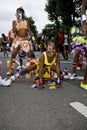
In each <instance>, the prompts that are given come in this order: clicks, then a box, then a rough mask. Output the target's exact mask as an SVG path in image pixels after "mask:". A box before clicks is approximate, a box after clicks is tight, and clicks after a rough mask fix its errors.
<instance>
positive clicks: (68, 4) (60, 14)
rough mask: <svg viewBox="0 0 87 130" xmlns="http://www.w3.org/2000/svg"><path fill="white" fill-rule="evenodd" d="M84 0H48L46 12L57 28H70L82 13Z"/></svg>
mask: <svg viewBox="0 0 87 130" xmlns="http://www.w3.org/2000/svg"><path fill="white" fill-rule="evenodd" d="M81 3H82V0H47V3H46V6H45V11H46V12H47V13H48V19H49V20H50V21H53V22H54V23H55V24H56V26H57V27H58V28H59V27H60V26H64V27H66V28H69V27H71V26H72V24H73V23H74V22H75V17H79V16H80V13H81Z"/></svg>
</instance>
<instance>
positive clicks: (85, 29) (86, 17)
mask: <svg viewBox="0 0 87 130" xmlns="http://www.w3.org/2000/svg"><path fill="white" fill-rule="evenodd" d="M86 10H87V0H82V16H81V19H82V21H81V22H82V33H83V35H85V36H86V37H87V13H86ZM86 44H87V43H86ZM80 86H81V87H82V88H84V89H86V90H87V65H86V70H85V73H84V80H83V81H82V82H81V84H80Z"/></svg>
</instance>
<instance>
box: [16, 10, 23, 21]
mask: <svg viewBox="0 0 87 130" xmlns="http://www.w3.org/2000/svg"><path fill="white" fill-rule="evenodd" d="M16 17H17V19H18V21H20V22H21V21H22V19H23V13H22V12H21V11H20V10H18V11H17V13H16Z"/></svg>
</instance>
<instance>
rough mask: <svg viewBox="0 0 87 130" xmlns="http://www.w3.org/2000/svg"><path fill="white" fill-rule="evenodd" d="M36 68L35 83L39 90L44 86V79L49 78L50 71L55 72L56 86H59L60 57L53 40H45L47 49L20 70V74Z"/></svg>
mask: <svg viewBox="0 0 87 130" xmlns="http://www.w3.org/2000/svg"><path fill="white" fill-rule="evenodd" d="M32 70H36V83H37V89H38V90H41V89H43V88H44V80H43V79H46V78H49V79H50V78H51V71H53V72H56V73H57V78H56V81H55V83H56V87H61V82H60V57H59V55H58V53H57V50H56V45H55V43H54V42H53V41H48V42H47V51H45V52H43V53H42V54H41V56H40V57H39V58H37V59H36V61H35V63H33V64H32V65H31V64H30V65H29V66H28V67H26V68H25V69H24V70H22V71H21V72H20V75H21V76H22V75H24V74H26V73H29V72H31V71H32Z"/></svg>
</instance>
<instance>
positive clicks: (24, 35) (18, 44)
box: [7, 7, 36, 75]
mask: <svg viewBox="0 0 87 130" xmlns="http://www.w3.org/2000/svg"><path fill="white" fill-rule="evenodd" d="M16 17H17V20H14V21H13V22H12V30H13V33H14V35H15V38H14V41H13V43H12V48H14V49H13V51H12V55H11V58H10V60H9V61H8V63H7V64H8V66H9V67H10V70H9V71H8V72H7V75H12V74H14V64H15V58H16V55H17V54H18V52H19V51H20V50H21V51H24V52H25V53H26V55H28V53H29V51H30V50H32V44H31V43H30V42H29V41H28V33H29V35H30V36H31V38H32V40H33V42H34V43H35V45H36V41H35V38H34V35H33V33H32V32H31V29H30V26H29V23H28V21H27V20H25V19H24V17H25V11H24V9H23V8H22V7H20V8H18V9H17V10H16Z"/></svg>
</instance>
